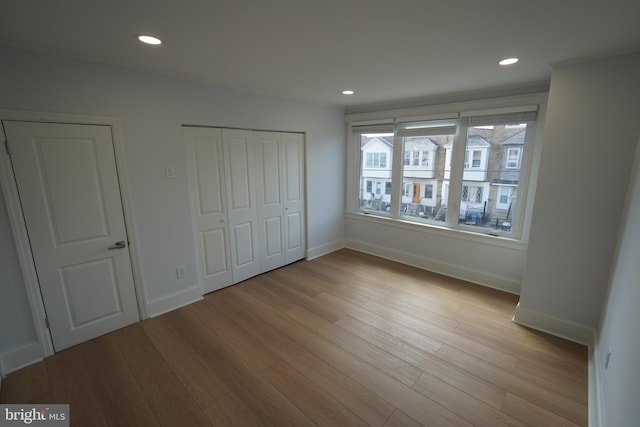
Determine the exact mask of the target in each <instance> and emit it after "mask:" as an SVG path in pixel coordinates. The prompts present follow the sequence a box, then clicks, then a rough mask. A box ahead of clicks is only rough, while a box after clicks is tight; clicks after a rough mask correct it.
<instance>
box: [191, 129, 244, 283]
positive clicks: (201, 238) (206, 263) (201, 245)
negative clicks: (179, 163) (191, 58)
mask: <svg viewBox="0 0 640 427" xmlns="http://www.w3.org/2000/svg"><path fill="white" fill-rule="evenodd" d="M183 133H184V140H185V144H186V150H187V169H188V171H189V192H190V195H191V197H190V198H191V213H192V219H193V227H194V235H195V241H196V254H197V256H198V259H197V261H198V263H197V265H198V276H199V281H200V283H201V286H202V288H203V289H202V290H203V292H205V293H206V292H212V291H215V290H217V289H220V288H223V287H225V286H229V285H231V284H232V283H233V282H232V280H233V279H232V272H231V254H230V251H229V246H230V243H229V226H228V222H227V221H228V217H227V209H226V205H227V200H226V197H227V196H226V191H225V178H224V163H223V154H222V153H223V149H222V131H221V130H220V129H212V128H195V127H185V128H184V129H183Z"/></svg>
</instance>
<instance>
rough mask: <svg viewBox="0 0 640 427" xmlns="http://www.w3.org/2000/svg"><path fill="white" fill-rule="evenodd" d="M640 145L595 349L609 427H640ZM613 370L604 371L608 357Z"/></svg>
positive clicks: (602, 413) (637, 149)
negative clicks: (608, 355) (639, 404)
mask: <svg viewBox="0 0 640 427" xmlns="http://www.w3.org/2000/svg"><path fill="white" fill-rule="evenodd" d="M638 218H640V140H639V141H638V144H637V148H636V156H635V167H634V173H633V179H632V182H631V186H630V191H629V199H628V205H627V210H626V214H625V220H624V221H623V225H622V228H621V232H620V241H619V246H618V251H617V257H616V258H615V262H614V265H615V268H614V271H613V274H612V279H611V288H610V289H609V294H608V299H607V302H606V306H605V310H604V314H603V318H602V323H601V329H600V337H599V340H598V343H597V345H596V348H595V352H596V361H597V362H598V366H597V367H596V369H597V370H598V376H599V386H600V390H599V391H600V393H601V395H602V398H603V399H602V402H603V406H602V408H601V415H602V418H603V420H604V423H603V424H602V425H603V426H640V406H638V396H640V370H639V369H638V361H640V334H639V333H638V325H640V310H639V309H638V308H639V303H640V286H638V284H639V283H640V262H638V261H640V221H638ZM609 350H610V351H611V358H610V359H609V367H608V368H607V369H605V368H604V362H605V360H606V355H607V352H608V351H609Z"/></svg>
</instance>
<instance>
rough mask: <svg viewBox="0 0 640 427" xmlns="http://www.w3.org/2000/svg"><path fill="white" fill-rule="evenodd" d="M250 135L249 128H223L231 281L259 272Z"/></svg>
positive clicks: (252, 156)
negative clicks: (246, 129) (247, 129)
mask: <svg viewBox="0 0 640 427" xmlns="http://www.w3.org/2000/svg"><path fill="white" fill-rule="evenodd" d="M252 139H253V135H252V132H251V131H245V130H234V129H223V130H222V141H223V147H224V157H225V178H226V181H227V206H228V213H229V232H230V238H231V239H230V240H231V267H232V272H233V282H234V283H238V282H241V281H243V280H246V279H248V278H250V277H253V276H255V275H258V274H260V258H259V243H258V242H259V240H258V210H257V206H256V192H255V187H254V185H255V168H254V153H253V141H252Z"/></svg>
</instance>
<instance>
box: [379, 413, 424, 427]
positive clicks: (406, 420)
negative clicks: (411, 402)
mask: <svg viewBox="0 0 640 427" xmlns="http://www.w3.org/2000/svg"><path fill="white" fill-rule="evenodd" d="M422 425H423V424H421V423H419V422H417V421H416V420H414V419H413V418H411V417H410V416H408V415H407V414H405V413H404V412H402V411H400V410H398V409H396V410H395V411H393V414H391V416H390V417H389V419H388V420H387V422H386V423H385V424H384V427H420V426H422Z"/></svg>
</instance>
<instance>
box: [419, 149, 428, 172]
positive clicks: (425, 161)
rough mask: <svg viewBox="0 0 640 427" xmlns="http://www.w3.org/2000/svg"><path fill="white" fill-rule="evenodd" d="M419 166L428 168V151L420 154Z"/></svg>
mask: <svg viewBox="0 0 640 427" xmlns="http://www.w3.org/2000/svg"><path fill="white" fill-rule="evenodd" d="M420 166H422V167H423V168H428V167H429V152H428V151H423V152H422V163H420Z"/></svg>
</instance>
